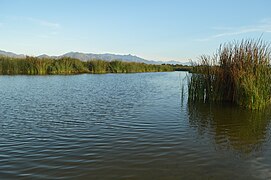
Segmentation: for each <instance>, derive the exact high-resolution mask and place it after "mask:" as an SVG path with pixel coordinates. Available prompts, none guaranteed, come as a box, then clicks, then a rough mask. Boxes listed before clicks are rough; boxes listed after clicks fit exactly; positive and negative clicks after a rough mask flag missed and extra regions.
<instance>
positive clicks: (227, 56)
mask: <svg viewBox="0 0 271 180" xmlns="http://www.w3.org/2000/svg"><path fill="white" fill-rule="evenodd" d="M270 52H271V51H270V47H269V44H267V43H266V42H264V41H262V40H261V39H260V40H242V41H241V42H232V43H227V44H224V45H221V46H220V48H219V49H218V51H217V53H216V54H215V55H214V56H213V57H210V56H201V57H200V62H199V63H198V64H194V70H193V71H194V73H192V74H190V76H189V77H188V100H189V102H190V103H193V102H204V103H209V102H230V103H234V104H237V105H239V106H242V107H245V108H249V109H263V108H264V107H265V106H266V105H268V104H270V102H271V101H270V100H271V69H270Z"/></svg>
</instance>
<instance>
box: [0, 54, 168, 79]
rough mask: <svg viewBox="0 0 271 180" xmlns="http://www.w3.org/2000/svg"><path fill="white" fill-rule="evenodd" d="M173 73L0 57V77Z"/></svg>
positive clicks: (93, 62)
mask: <svg viewBox="0 0 271 180" xmlns="http://www.w3.org/2000/svg"><path fill="white" fill-rule="evenodd" d="M162 71H173V68H172V67H171V66H169V65H153V64H145V63H136V62H123V61H119V60H114V61H110V62H108V61H104V60H90V61H87V62H84V61H80V60H78V59H74V58H69V57H63V58H60V59H53V58H37V57H29V56H26V57H25V58H11V57H3V56H2V57H0V74H1V75H19V74H22V75H47V74H48V75H49V74H80V73H94V74H97V73H137V72H162Z"/></svg>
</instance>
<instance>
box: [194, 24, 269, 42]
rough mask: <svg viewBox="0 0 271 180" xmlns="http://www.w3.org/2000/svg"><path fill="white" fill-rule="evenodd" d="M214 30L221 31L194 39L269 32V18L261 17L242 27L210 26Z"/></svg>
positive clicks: (211, 38)
mask: <svg viewBox="0 0 271 180" xmlns="http://www.w3.org/2000/svg"><path fill="white" fill-rule="evenodd" d="M212 29H214V30H216V31H222V32H220V33H217V34H214V35H212V36H209V37H207V38H201V39H196V41H210V40H213V39H217V38H221V37H226V36H235V35H241V34H247V33H253V32H259V33H271V19H262V20H261V21H260V22H259V23H258V24H256V25H253V26H242V27H214V28H212Z"/></svg>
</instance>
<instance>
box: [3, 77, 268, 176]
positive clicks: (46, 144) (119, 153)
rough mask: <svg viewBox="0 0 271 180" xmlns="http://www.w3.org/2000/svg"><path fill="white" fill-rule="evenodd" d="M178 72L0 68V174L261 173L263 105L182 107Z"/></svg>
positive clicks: (265, 134)
mask: <svg viewBox="0 0 271 180" xmlns="http://www.w3.org/2000/svg"><path fill="white" fill-rule="evenodd" d="M185 76H186V73H185V72H164V73H138V74H103V75H92V74H83V75H71V76H0V179H95V180H96V179H129V180H130V179H131V180H133V179H141V180H142V179H156V180H159V179H170V180H171V179H246V180H247V179H270V178H271V140H270V119H271V113H270V112H269V111H268V110H265V111H262V112H251V111H248V110H243V109H240V108H238V107H234V106H231V105H227V104H224V105H221V104H220V105H206V104H194V105H189V104H187V100H186V99H187V94H186V93H184V94H183V95H181V87H182V86H181V83H185V82H186V81H183V78H185Z"/></svg>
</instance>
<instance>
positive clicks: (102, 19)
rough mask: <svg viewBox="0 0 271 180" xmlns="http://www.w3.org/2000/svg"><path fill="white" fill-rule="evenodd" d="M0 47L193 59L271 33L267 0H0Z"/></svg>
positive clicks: (269, 37)
mask: <svg viewBox="0 0 271 180" xmlns="http://www.w3.org/2000/svg"><path fill="white" fill-rule="evenodd" d="M0 7H1V10H0V50H5V51H11V52H15V53H22V54H28V55H33V56H35V55H40V54H48V55H61V54H63V53H66V52H70V51H76V52H85V53H116V54H133V55H137V56H140V57H143V58H145V59H149V60H163V61H167V60H178V61H187V60H188V59H193V60H196V58H197V57H199V56H200V55H202V54H212V53H213V52H215V51H216V49H217V48H218V46H219V45H220V44H221V43H224V42H228V41H232V40H238V39H242V38H259V37H260V36H261V35H262V34H263V39H264V40H267V41H271V1H270V0H223V1H222V0H205V1H204V0H197V1H196V0H163V1H162V0H95V1H94V0H0Z"/></svg>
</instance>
